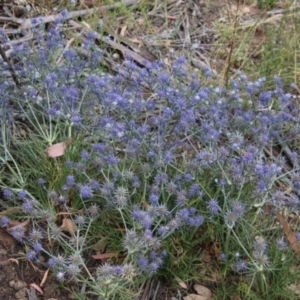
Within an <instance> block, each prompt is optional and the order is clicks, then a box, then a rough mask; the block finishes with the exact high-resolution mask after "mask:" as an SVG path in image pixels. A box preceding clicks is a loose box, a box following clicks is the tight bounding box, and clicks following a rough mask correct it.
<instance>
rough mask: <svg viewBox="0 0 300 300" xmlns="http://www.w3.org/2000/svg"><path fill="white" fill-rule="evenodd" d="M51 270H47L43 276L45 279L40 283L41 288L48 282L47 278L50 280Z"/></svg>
mask: <svg viewBox="0 0 300 300" xmlns="http://www.w3.org/2000/svg"><path fill="white" fill-rule="evenodd" d="M49 270H50V269H49V268H48V269H47V270H46V272H45V274H44V276H43V279H42V281H41V283H40V286H41V287H42V286H43V285H44V283H45V282H46V280H47V278H48V273H49Z"/></svg>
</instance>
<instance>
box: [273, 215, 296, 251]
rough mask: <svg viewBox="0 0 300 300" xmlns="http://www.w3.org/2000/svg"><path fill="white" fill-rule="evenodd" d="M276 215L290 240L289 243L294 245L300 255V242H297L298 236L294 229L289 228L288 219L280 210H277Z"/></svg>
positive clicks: (293, 247)
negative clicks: (299, 244) (299, 243)
mask: <svg viewBox="0 0 300 300" xmlns="http://www.w3.org/2000/svg"><path fill="white" fill-rule="evenodd" d="M276 217H277V219H278V220H279V222H280V224H281V226H282V229H283V231H284V233H285V235H286V237H287V239H288V241H289V243H290V244H291V246H292V249H293V250H294V251H295V252H296V253H297V254H298V255H300V252H299V246H298V243H297V239H296V236H295V234H294V232H293V231H292V230H290V228H289V224H288V223H287V221H286V220H285V219H284V216H283V215H282V214H280V213H279V212H277V214H276Z"/></svg>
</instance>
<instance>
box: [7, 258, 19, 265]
mask: <svg viewBox="0 0 300 300" xmlns="http://www.w3.org/2000/svg"><path fill="white" fill-rule="evenodd" d="M8 261H13V262H14V263H16V264H17V265H19V261H18V260H17V259H15V258H9V259H8Z"/></svg>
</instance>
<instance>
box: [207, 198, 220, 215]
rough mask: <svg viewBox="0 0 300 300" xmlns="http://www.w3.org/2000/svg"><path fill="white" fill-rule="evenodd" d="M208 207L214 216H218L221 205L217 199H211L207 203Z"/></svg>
mask: <svg viewBox="0 0 300 300" xmlns="http://www.w3.org/2000/svg"><path fill="white" fill-rule="evenodd" d="M207 207H208V209H209V211H210V213H211V214H212V215H217V214H218V213H219V204H218V201H217V200H216V199H210V200H209V201H208V203H207Z"/></svg>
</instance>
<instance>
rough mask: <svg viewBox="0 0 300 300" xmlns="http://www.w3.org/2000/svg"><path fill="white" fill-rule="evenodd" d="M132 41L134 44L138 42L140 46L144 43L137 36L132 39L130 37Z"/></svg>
mask: <svg viewBox="0 0 300 300" xmlns="http://www.w3.org/2000/svg"><path fill="white" fill-rule="evenodd" d="M129 41H130V42H132V43H134V44H138V45H140V46H142V45H143V42H142V41H141V40H139V39H137V38H132V39H129Z"/></svg>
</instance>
